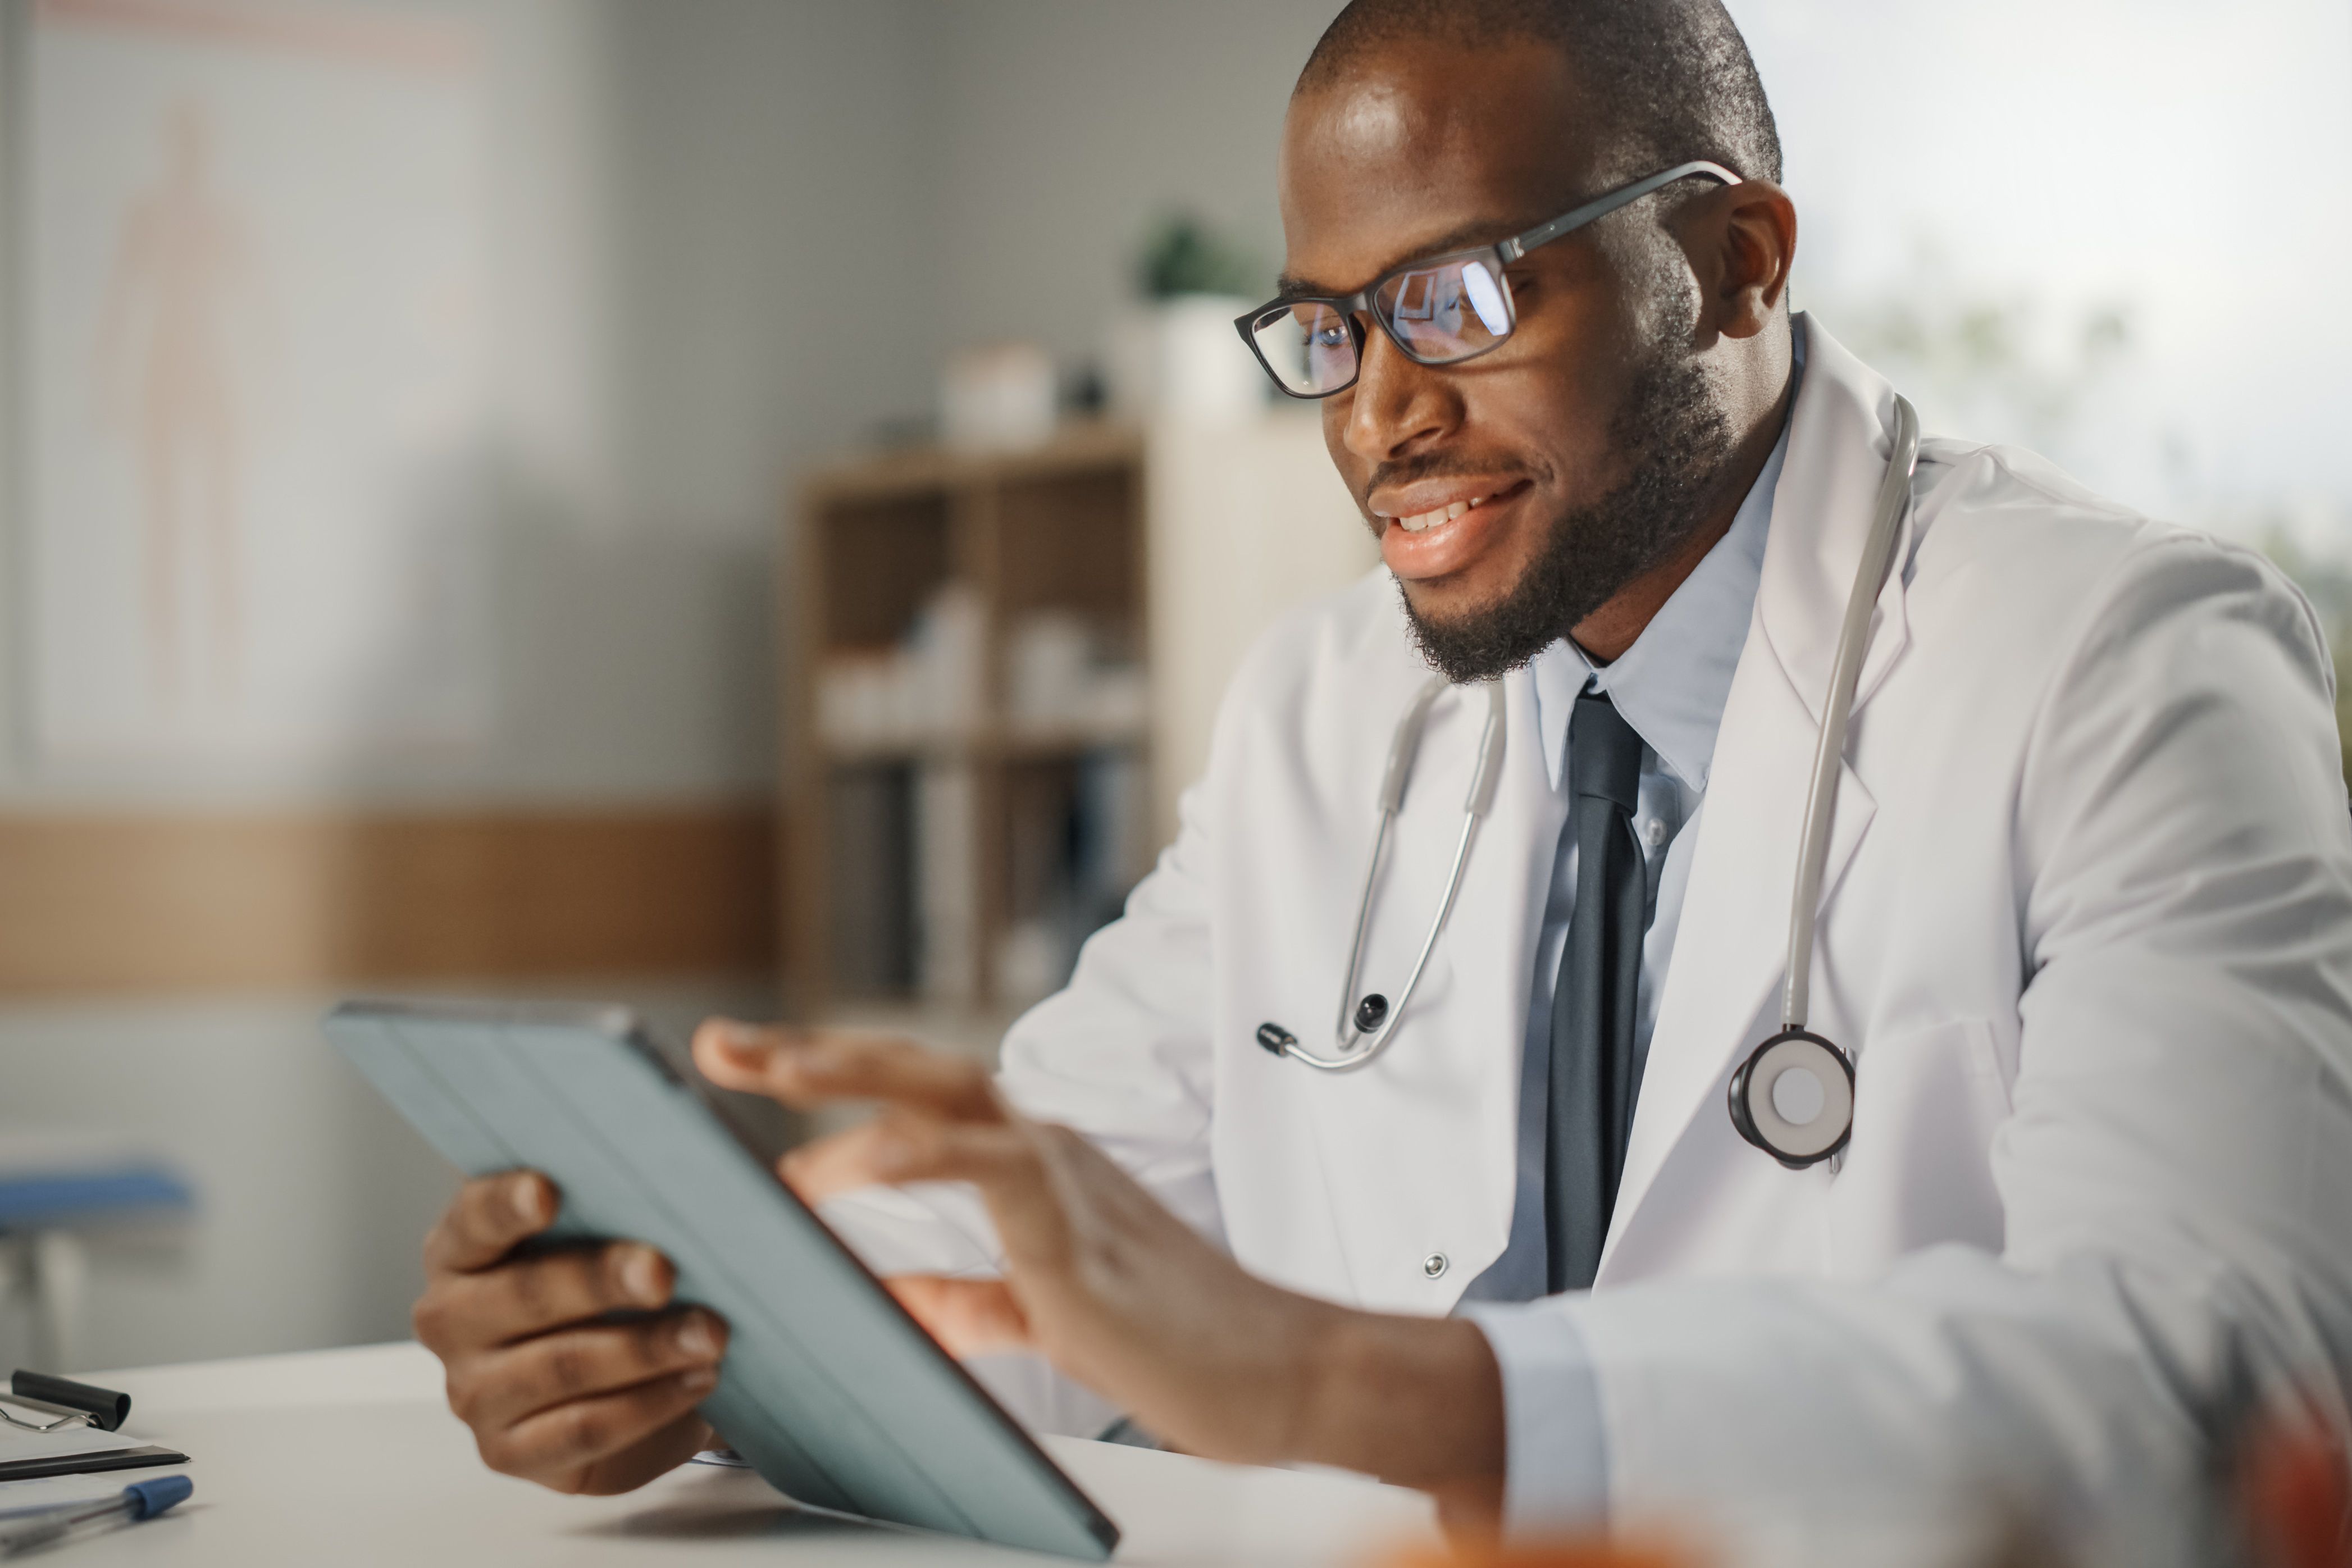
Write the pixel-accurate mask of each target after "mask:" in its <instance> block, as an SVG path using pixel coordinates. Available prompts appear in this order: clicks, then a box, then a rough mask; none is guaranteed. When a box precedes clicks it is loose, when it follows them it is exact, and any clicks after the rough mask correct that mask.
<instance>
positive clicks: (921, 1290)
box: [882, 1274, 1036, 1356]
mask: <svg viewBox="0 0 2352 1568" xmlns="http://www.w3.org/2000/svg"><path fill="white" fill-rule="evenodd" d="M882 1284H883V1287H884V1288H885V1289H887V1290H888V1291H889V1292H890V1294H891V1295H893V1296H896V1297H897V1298H898V1304H899V1305H900V1306H902V1307H904V1308H906V1309H907V1313H908V1316H909V1317H911V1318H913V1319H914V1320H915V1321H917V1322H919V1323H920V1324H922V1325H923V1327H924V1329H925V1330H927V1331H929V1334H930V1336H931V1338H933V1339H935V1340H937V1341H939V1342H940V1346H941V1348H943V1349H944V1350H946V1351H947V1352H948V1353H949V1354H950V1355H958V1356H967V1355H985V1354H987V1353H988V1352H991V1351H1023V1350H1034V1349H1035V1348H1036V1343H1035V1342H1034V1340H1033V1339H1031V1337H1030V1334H1029V1316H1028V1314H1027V1313H1025V1312H1024V1311H1023V1310H1021V1303H1020V1302H1018V1301H1016V1300H1013V1291H1012V1290H1011V1289H1010V1288H1008V1287H1007V1286H1006V1285H1005V1283H1004V1281H1003V1280H1002V1279H948V1278H946V1277H945V1276H942V1275H938V1274H901V1275H899V1276H898V1277H897V1278H895V1279H885V1280H884V1281H883V1282H882Z"/></svg>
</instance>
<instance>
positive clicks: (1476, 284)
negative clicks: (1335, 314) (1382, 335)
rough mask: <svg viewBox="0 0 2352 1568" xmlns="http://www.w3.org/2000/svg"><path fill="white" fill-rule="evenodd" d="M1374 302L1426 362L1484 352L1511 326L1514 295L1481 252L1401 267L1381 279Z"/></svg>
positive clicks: (1414, 353) (1408, 350)
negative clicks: (1400, 269) (1397, 271)
mask: <svg viewBox="0 0 2352 1568" xmlns="http://www.w3.org/2000/svg"><path fill="white" fill-rule="evenodd" d="M1372 304H1373V307H1374V308H1375V309H1376V310H1379V311H1380V312H1381V316H1382V317H1383V318H1384V319H1385V320H1386V321H1388V322H1389V324H1390V325H1391V327H1393V328H1394V329H1395V331H1396V335H1397V340H1398V342H1400V343H1402V345H1403V347H1404V350H1405V352H1406V353H1410V354H1412V357H1413V358H1415V359H1417V360H1420V361H1422V362H1423V363H1428V364H1444V363H1448V362H1449V361H1453V360H1460V359H1468V358H1469V357H1470V356H1471V355H1473V354H1479V353H1486V351H1487V350H1488V349H1490V348H1493V347H1494V346H1495V345H1496V343H1498V342H1502V341H1503V339H1504V338H1506V337H1507V336H1508V335H1509V334H1510V331H1511V307H1510V295H1509V293H1508V291H1507V287H1506V285H1505V284H1504V282H1503V279H1502V277H1501V275H1500V274H1499V273H1497V272H1496V270H1495V269H1494V267H1493V266H1492V264H1491V263H1489V262H1488V261H1486V259H1484V258H1455V259H1453V260H1448V261H1440V262H1436V263H1434V264H1433V265H1431V266H1428V267H1415V268H1410V269H1409V270H1406V271H1403V272H1400V273H1398V274H1397V275H1396V276H1395V277H1393V278H1391V279H1388V280H1387V281H1386V282H1384V283H1382V284H1381V289H1380V292H1379V293H1378V294H1376V295H1375V296H1374V297H1373V300H1372Z"/></svg>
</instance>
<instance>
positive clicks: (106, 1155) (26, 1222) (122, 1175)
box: [0, 1132, 196, 1372]
mask: <svg viewBox="0 0 2352 1568" xmlns="http://www.w3.org/2000/svg"><path fill="white" fill-rule="evenodd" d="M195 1202H196V1195H195V1190H194V1188H193V1187H192V1186H191V1185H190V1184H189V1183H188V1181H187V1179H186V1178H185V1177H184V1176H182V1175H181V1174H180V1173H179V1172H177V1171H176V1170H174V1169H173V1167H172V1166H171V1164H170V1163H168V1162H167V1161H165V1160H163V1159H162V1158H160V1157H159V1156H156V1155H154V1154H152V1153H149V1152H145V1151H142V1150H139V1149H136V1148H134V1147H131V1146H130V1145H128V1144H126V1143H123V1142H120V1141H117V1140H113V1139H105V1138H98V1137H79V1136H74V1135H70V1134H58V1133H47V1132H42V1133H8V1132H0V1302H8V1301H11V1300H26V1301H27V1302H29V1304H30V1306H31V1309H32V1339H31V1343H30V1344H29V1345H28V1346H27V1347H26V1348H27V1352H28V1355H27V1359H28V1361H29V1363H30V1364H32V1365H34V1366H36V1367H38V1368H40V1369H41V1370H43V1371H47V1372H64V1371H68V1370H70V1369H71V1368H72V1367H73V1365H74V1364H75V1363H74V1356H75V1352H76V1350H77V1348H78V1347H77V1345H76V1343H75V1339H76V1330H77V1329H78V1327H79V1324H80V1321H81V1309H82V1299H83V1294H84V1288H85V1281H86V1279H87V1277H88V1273H89V1268H88V1261H87V1258H86V1255H85V1252H84V1247H83V1237H85V1236H86V1235H87V1234H88V1233H89V1232H91V1231H95V1230H102V1229H109V1228H112V1227H115V1226H125V1225H153V1224H157V1223H166V1224H170V1223H179V1222H184V1220H185V1219H186V1218H187V1217H188V1216H189V1215H191V1214H193V1213H194V1209H195Z"/></svg>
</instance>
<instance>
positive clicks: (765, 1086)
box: [694, 1018, 1005, 1121]
mask: <svg viewBox="0 0 2352 1568" xmlns="http://www.w3.org/2000/svg"><path fill="white" fill-rule="evenodd" d="M694 1060H695V1065H696V1066H698V1067H699V1068H701V1069H702V1072H703V1075H704V1076H705V1077H707V1078H709V1079H710V1081H711V1082H713V1083H716V1084H719V1085H720V1086H721V1087H723V1088H726V1089H742V1090H745V1091H747V1092H749V1093H752V1094H764V1095H767V1096H769V1097H771V1098H772V1099H775V1100H782V1101H783V1102H784V1103H785V1104H787V1105H795V1106H810V1105H819V1104H823V1103H824V1102H825V1101H827V1100H888V1101H891V1102H892V1103H894V1104H904V1105H916V1106H920V1107H923V1108H925V1109H927V1110H934V1111H937V1112H938V1113H940V1114H941V1115H945V1116H953V1117H957V1118H959V1119H961V1120H965V1121H1001V1120H1003V1117H1004V1114H1005V1112H1004V1107H1003V1102H1002V1101H1000V1100H998V1099H997V1097H996V1086H995V1083H994V1080H993V1079H992V1078H991V1076H990V1074H989V1071H988V1068H986V1067H985V1066H984V1065H983V1064H982V1063H980V1062H978V1061H975V1060H973V1059H972V1058H969V1057H954V1056H948V1055H946V1054H944V1053H942V1052H939V1051H929V1050H925V1049H924V1048H923V1047H920V1046H918V1045H915V1044H914V1043H913V1042H911V1041H908V1040H900V1039H894V1038H892V1037H889V1036H887V1035H864V1034H854V1033H850V1032H848V1031H845V1030H837V1029H789V1028H784V1027H782V1026H774V1025H755V1024H739V1023H735V1022H732V1021H730V1020H728V1019H724V1018H713V1019H710V1020H709V1021H708V1022H706V1023H705V1024H704V1025H703V1026H702V1027H701V1028H699V1029H698V1030H696V1031H695V1036H694Z"/></svg>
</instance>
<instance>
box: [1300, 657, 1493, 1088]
mask: <svg viewBox="0 0 2352 1568" xmlns="http://www.w3.org/2000/svg"><path fill="white" fill-rule="evenodd" d="M1485 684H1486V725H1485V727H1484V728H1483V729H1482V730H1481V731H1479V736H1478V766H1477V769H1476V771H1475V772H1474V773H1472V774H1471V775H1470V790H1469V794H1468V795H1466V796H1465V799H1464V800H1463V803H1462V832H1461V836H1460V837H1458V838H1456V839H1455V840H1454V864H1453V866H1452V867H1451V868H1449V869H1448V870H1447V871H1446V874H1445V896H1444V899H1443V900H1440V902H1439V904H1438V907H1437V915H1436V918H1435V919H1433V920H1432V921H1430V922H1429V931H1428V933H1427V934H1426V935H1425V936H1423V938H1422V942H1421V952H1419V953H1418V954H1416V955H1415V956H1414V958H1413V961H1412V973H1409V974H1408V975H1406V977H1405V983H1404V989H1403V990H1402V991H1400V992H1399V993H1398V994H1397V998H1396V1000H1395V1002H1394V1003H1392V1004H1391V1005H1390V1007H1389V1010H1388V1016H1387V1017H1386V1018H1384V1019H1383V1020H1381V1025H1380V1027H1379V1028H1377V1029H1375V1030H1374V1031H1373V1032H1372V1033H1371V1034H1370V1035H1365V1034H1364V1033H1362V1032H1361V1031H1360V1030H1359V1029H1357V1028H1356V1027H1355V1026H1354V1019H1353V1014H1354V1009H1355V1006H1356V983H1357V981H1358V980H1359V979H1360V977H1361V976H1362V973H1363V967H1364V937H1365V935H1366V933H1367V931H1369V930H1370V923H1371V917H1372V889H1373V887H1374V885H1375V884H1376V883H1377V882H1378V881H1379V880H1380V875H1381V856H1382V854H1383V853H1384V852H1385V851H1386V849H1387V847H1388V842H1389V836H1390V829H1391V827H1392V826H1394V824H1395V822H1396V817H1397V812H1398V810H1399V809H1400V808H1401V807H1402V805H1404V787H1405V781H1406V778H1407V776H1408V775H1409V774H1410V773H1412V763H1413V759H1414V757H1415V756H1417V755H1418V754H1419V753H1420V751H1421V731H1422V726H1423V723H1424V722H1426V721H1427V720H1428V717H1429V710H1430V707H1431V705H1432V704H1433V703H1434V702H1435V701H1436V700H1437V699H1438V698H1439V697H1441V696H1443V695H1444V693H1445V692H1446V691H1447V690H1448V689H1450V683H1449V682H1448V681H1447V680H1446V679H1444V677H1443V676H1439V677H1436V678H1433V679H1431V680H1430V681H1429V682H1428V683H1427V684H1425V685H1423V687H1422V689H1420V690H1419V691H1418V692H1416V693H1414V694H1413V700H1412V704H1411V705H1410V706H1408V707H1407V708H1406V709H1405V711H1404V717H1403V718H1402V719H1401V720H1399V721H1398V722H1397V728H1396V734H1395V737H1394V738H1393V739H1392V740H1391V741H1390V742H1389V760H1388V766H1387V768H1386V769H1385V770H1384V771H1383V773H1382V774H1381V801H1380V806H1381V825H1380V827H1379V829H1378V830H1377V831H1376V832H1375V833H1374V834H1373V836H1372V854H1371V858H1370V861H1369V862H1368V863H1367V865H1366V866H1365V868H1364V887H1363V891H1362V893H1361V894H1360V895H1359V897H1358V898H1357V900H1356V929H1355V931H1354V934H1353V935H1352V936H1351V937H1350V938H1349V942H1348V974H1347V979H1346V980H1345V982H1344V983H1343V984H1341V986H1340V989H1339V1020H1338V1025H1337V1029H1336V1033H1337V1036H1338V1038H1339V1051H1340V1054H1339V1055H1338V1056H1336V1057H1327V1056H1323V1055H1321V1054H1319V1053H1318V1052H1315V1051H1311V1050H1308V1049H1307V1047H1306V1046H1305V1045H1303V1044H1301V1043H1300V1042H1299V1041H1298V1040H1297V1038H1296V1037H1290V1036H1285V1037H1283V1039H1282V1042H1281V1046H1280V1053H1281V1054H1282V1055H1283V1056H1286V1057H1288V1058H1291V1060H1293V1061H1297V1062H1302V1063H1304V1064H1306V1065H1307V1066H1308V1067H1311V1068H1315V1069H1317V1070H1318V1071H1319V1072H1333V1073H1339V1072H1354V1071H1355V1070H1356V1069H1357V1068H1364V1067H1369V1066H1370V1065H1371V1064H1372V1062H1374V1061H1375V1060H1377V1059H1378V1058H1379V1057H1380V1055H1381V1052H1382V1051H1385V1050H1387V1049H1388V1047H1389V1042H1390V1041H1391V1040H1392V1039H1394V1038H1395V1037H1396V1032H1397V1026H1399V1025H1401V1024H1402V1023H1403V1022H1404V1015H1405V1008H1406V1006H1407V1005H1408V1004H1410V1003H1411V1002H1412V996H1413V993H1414V992H1415V991H1417V990H1419V989H1420V987H1421V977H1422V973H1423V971H1425V970H1426V969H1427V968H1428V967H1429V959H1430V955H1431V954H1432V953H1433V952H1436V951H1437V939H1438V938H1439V937H1441V936H1443V935H1444V932H1445V922H1446V921H1447V920H1448V919H1450V918H1451V917H1452V916H1453V913H1454V900H1456V899H1458V898H1459V897H1460V896H1461V894H1462V878H1463V874H1464V873H1465V871H1467V870H1468V869H1469V866H1470V848H1471V846H1472V845H1473V844H1475V843H1476V842H1477V838H1478V825H1479V824H1480V823H1482V822H1484V821H1485V820H1486V813H1487V812H1488V811H1489V810H1490V809H1492V807H1493V806H1494V804H1495V791H1496V787H1497V786H1498V785H1500V784H1501V783H1502V777H1503V754H1504V751H1505V749H1506V742H1507V734H1508V728H1509V727H1508V723H1507V720H1506V718H1505V716H1504V708H1503V684H1502V682H1501V681H1499V680H1490V681H1487V682H1486V683H1485Z"/></svg>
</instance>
